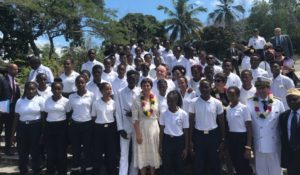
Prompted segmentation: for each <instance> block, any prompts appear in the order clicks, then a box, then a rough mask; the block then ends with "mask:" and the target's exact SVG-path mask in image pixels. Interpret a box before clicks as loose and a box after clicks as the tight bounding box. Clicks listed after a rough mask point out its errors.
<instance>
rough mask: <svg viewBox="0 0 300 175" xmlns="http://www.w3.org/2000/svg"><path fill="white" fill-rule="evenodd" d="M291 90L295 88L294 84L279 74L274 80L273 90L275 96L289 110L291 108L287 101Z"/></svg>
mask: <svg viewBox="0 0 300 175" xmlns="http://www.w3.org/2000/svg"><path fill="white" fill-rule="evenodd" d="M290 88H295V85H294V82H293V80H292V79H290V78H289V77H287V76H284V75H282V74H279V75H278V76H277V77H276V78H275V79H273V80H272V83H271V90H272V93H273V95H274V96H276V97H278V98H280V99H281V101H282V103H283V105H284V108H285V109H286V110H287V109H289V106H288V104H287V101H286V95H287V91H288V90H289V89H290Z"/></svg>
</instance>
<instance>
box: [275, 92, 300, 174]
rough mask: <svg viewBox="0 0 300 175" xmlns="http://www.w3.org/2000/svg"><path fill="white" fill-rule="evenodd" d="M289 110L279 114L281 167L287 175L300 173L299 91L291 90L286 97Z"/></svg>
mask: <svg viewBox="0 0 300 175" xmlns="http://www.w3.org/2000/svg"><path fill="white" fill-rule="evenodd" d="M286 99H287V102H288V105H289V107H290V109H289V110H287V111H285V112H284V113H282V114H280V116H279V124H280V129H281V166H282V167H283V168H287V172H288V174H289V175H298V174H299V172H300V166H299V165H300V125H299V120H300V91H299V89H295V88H291V89H289V90H288V92H287V96H286Z"/></svg>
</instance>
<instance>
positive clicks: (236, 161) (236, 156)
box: [228, 132, 252, 175]
mask: <svg viewBox="0 0 300 175" xmlns="http://www.w3.org/2000/svg"><path fill="white" fill-rule="evenodd" d="M228 139H229V140H228V143H229V153H230V158H231V160H232V163H233V165H234V167H235V170H236V172H237V175H252V168H251V167H250V165H249V160H248V159H245V158H244V153H245V145H246V144H247V133H237V132H230V133H229V138H228Z"/></svg>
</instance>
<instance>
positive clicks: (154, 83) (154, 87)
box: [152, 79, 176, 96]
mask: <svg viewBox="0 0 300 175" xmlns="http://www.w3.org/2000/svg"><path fill="white" fill-rule="evenodd" d="M165 80H166V81H167V84H168V89H167V92H166V94H168V93H169V92H170V91H172V90H175V88H176V86H175V84H174V82H173V81H172V80H170V79H165ZM157 82H158V79H156V80H154V81H153V87H152V92H153V93H154V94H155V96H158V95H159V91H158V87H157Z"/></svg>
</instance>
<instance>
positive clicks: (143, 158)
mask: <svg viewBox="0 0 300 175" xmlns="http://www.w3.org/2000/svg"><path fill="white" fill-rule="evenodd" d="M140 98H141V97H140V95H139V96H138V97H137V98H136V100H134V101H133V104H132V121H133V123H134V122H135V121H139V124H140V130H141V134H142V138H143V142H142V144H138V143H137V142H136V139H134V142H133V154H134V155H133V165H134V167H136V168H139V169H142V168H144V167H147V166H151V167H154V168H159V166H160V164H161V159H160V155H159V125H158V121H157V116H158V106H157V103H158V101H157V100H156V97H155V101H156V104H155V109H154V112H153V114H152V116H151V117H146V116H145V115H144V113H143V110H142V106H141V100H140ZM146 109H148V110H149V109H150V102H148V103H146Z"/></svg>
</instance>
